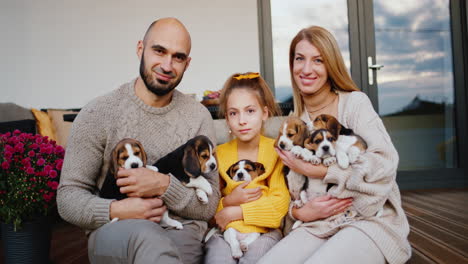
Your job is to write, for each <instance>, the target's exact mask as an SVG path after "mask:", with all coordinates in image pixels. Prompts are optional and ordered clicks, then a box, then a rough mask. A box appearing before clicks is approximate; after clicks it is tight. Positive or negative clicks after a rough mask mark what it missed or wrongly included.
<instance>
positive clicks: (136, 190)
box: [117, 167, 170, 197]
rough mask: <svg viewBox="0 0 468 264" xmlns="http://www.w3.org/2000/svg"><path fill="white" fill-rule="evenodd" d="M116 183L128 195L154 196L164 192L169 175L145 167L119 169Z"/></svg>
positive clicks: (167, 184)
mask: <svg viewBox="0 0 468 264" xmlns="http://www.w3.org/2000/svg"><path fill="white" fill-rule="evenodd" d="M117 177H118V179H117V185H118V186H119V187H120V192H121V193H124V194H127V196H128V197H154V196H159V195H162V194H164V192H166V189H167V187H168V186H169V182H170V176H169V175H167V174H162V173H159V172H156V171H153V170H150V169H147V168H143V167H142V168H137V169H119V171H118V172H117Z"/></svg>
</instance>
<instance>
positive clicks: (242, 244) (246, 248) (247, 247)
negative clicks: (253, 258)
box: [239, 241, 249, 252]
mask: <svg viewBox="0 0 468 264" xmlns="http://www.w3.org/2000/svg"><path fill="white" fill-rule="evenodd" d="M239 246H240V249H241V250H242V251H243V252H246V251H247V250H248V249H249V245H247V243H245V242H244V241H241V242H240V243H239Z"/></svg>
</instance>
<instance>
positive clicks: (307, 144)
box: [304, 136, 312, 150]
mask: <svg viewBox="0 0 468 264" xmlns="http://www.w3.org/2000/svg"><path fill="white" fill-rule="evenodd" d="M311 141H312V136H310V137H307V138H306V139H305V140H304V148H306V149H309V150H310V149H311V148H312V146H311V145H312V142H311Z"/></svg>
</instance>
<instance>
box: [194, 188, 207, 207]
mask: <svg viewBox="0 0 468 264" xmlns="http://www.w3.org/2000/svg"><path fill="white" fill-rule="evenodd" d="M196 192H197V197H198V200H199V201H200V202H201V203H202V204H207V203H208V196H207V195H206V193H205V192H204V191H202V190H197V191H196Z"/></svg>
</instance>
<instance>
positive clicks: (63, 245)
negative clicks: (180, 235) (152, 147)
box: [0, 189, 468, 264]
mask: <svg viewBox="0 0 468 264" xmlns="http://www.w3.org/2000/svg"><path fill="white" fill-rule="evenodd" d="M402 202H403V208H404V209H405V212H406V214H407V216H408V220H409V223H410V225H411V233H410V236H409V240H410V242H411V245H412V247H413V257H412V258H411V260H410V261H409V262H408V263H411V264H422V263H427V264H432V263H447V264H459V263H460V264H461V263H467V264H468V190H466V189H464V190H424V191H404V192H402ZM86 244H87V241H86V237H85V235H84V233H83V232H82V231H81V230H80V229H79V228H77V227H74V226H72V225H70V224H67V223H65V222H60V223H58V224H56V226H55V228H54V231H53V234H52V245H51V252H50V255H51V260H52V263H54V264H69V263H76V264H77V263H85V264H86V263H89V261H88V258H87V248H86ZM0 247H1V245H0ZM0 257H1V258H0V263H3V254H2V252H0Z"/></svg>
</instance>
